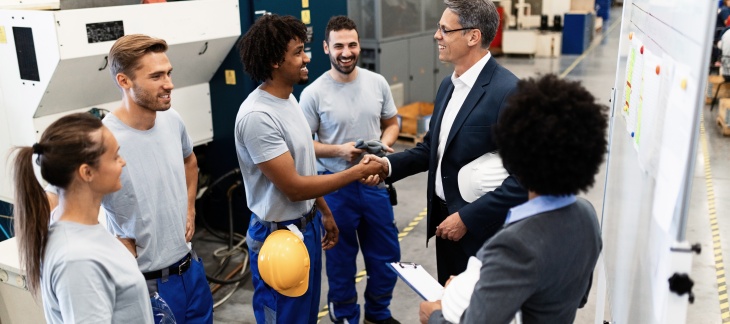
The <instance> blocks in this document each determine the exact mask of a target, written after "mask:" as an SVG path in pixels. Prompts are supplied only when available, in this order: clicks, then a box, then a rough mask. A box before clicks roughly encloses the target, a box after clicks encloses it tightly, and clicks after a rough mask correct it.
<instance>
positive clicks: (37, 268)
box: [14, 113, 153, 324]
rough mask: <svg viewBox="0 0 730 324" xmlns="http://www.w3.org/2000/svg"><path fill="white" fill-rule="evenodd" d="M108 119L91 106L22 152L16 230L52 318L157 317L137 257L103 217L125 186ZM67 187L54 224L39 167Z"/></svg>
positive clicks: (29, 273) (30, 276) (30, 279)
mask: <svg viewBox="0 0 730 324" xmlns="http://www.w3.org/2000/svg"><path fill="white" fill-rule="evenodd" d="M118 150H119V145H118V144H117V141H116V139H115V138H114V136H113V135H112V133H111V132H110V131H109V130H108V129H107V128H106V127H104V126H103V125H102V123H101V121H100V120H98V119H97V118H95V117H94V116H92V115H90V114H87V113H79V114H72V115H68V116H65V117H62V118H61V119H59V120H57V121H56V122H54V123H53V124H51V125H50V126H49V127H48V128H47V129H46V131H45V132H44V133H43V135H42V136H41V140H40V142H38V143H36V144H34V145H33V146H32V147H20V148H17V152H18V154H17V156H16V158H15V167H14V175H15V195H16V197H15V215H16V216H15V232H16V234H17V238H18V249H19V252H20V262H21V264H22V265H23V266H24V267H25V270H26V278H27V279H26V282H27V285H28V288H29V290H30V291H31V293H33V294H34V295H35V296H37V293H38V290H40V291H41V293H42V296H43V308H44V311H45V316H46V321H47V322H49V323H124V324H127V323H152V322H153V318H152V308H151V306H150V300H149V294H148V292H147V286H146V283H145V280H144V277H143V276H142V273H140V272H139V270H138V268H137V262H136V261H135V259H134V257H133V256H132V255H131V254H130V253H129V252H128V251H127V249H126V248H125V247H124V246H123V245H122V243H120V242H119V240H117V239H116V238H115V237H114V236H112V235H111V234H109V232H107V230H106V229H105V228H104V227H103V226H102V225H100V224H99V222H98V214H99V206H100V205H101V199H102V197H104V195H106V194H108V193H111V192H115V191H117V190H119V189H121V187H122V185H121V182H120V175H121V173H122V167H124V165H125V162H124V159H122V157H120V156H119V154H118ZM34 156H35V163H36V164H38V165H39V166H40V170H41V176H42V177H43V179H45V180H46V181H47V182H48V183H50V184H51V185H53V186H56V187H58V188H62V189H63V190H64V194H63V195H62V196H61V198H60V199H61V200H62V201H61V203H62V204H63V206H64V208H63V211H62V213H61V215H60V217H59V219H58V221H57V222H55V223H53V224H51V225H50V226H49V219H50V212H51V211H50V206H49V203H48V199H47V198H46V194H45V192H44V190H43V188H42V187H41V184H40V183H39V182H38V179H37V178H36V176H35V174H34V172H33V162H34Z"/></svg>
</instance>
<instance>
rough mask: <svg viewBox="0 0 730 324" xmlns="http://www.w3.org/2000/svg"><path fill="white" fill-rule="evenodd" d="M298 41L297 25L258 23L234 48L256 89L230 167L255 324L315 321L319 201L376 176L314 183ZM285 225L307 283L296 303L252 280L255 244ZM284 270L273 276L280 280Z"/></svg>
mask: <svg viewBox="0 0 730 324" xmlns="http://www.w3.org/2000/svg"><path fill="white" fill-rule="evenodd" d="M306 39H307V28H306V26H305V25H304V24H303V23H302V22H301V21H299V20H298V19H296V18H294V17H292V16H278V15H264V16H262V17H261V18H259V19H258V20H257V21H256V22H255V23H254V24H253V25H252V26H251V28H250V29H249V30H248V32H246V34H245V35H244V36H243V38H241V41H240V42H239V43H238V49H239V51H240V56H241V62H242V63H243V67H244V70H245V71H246V72H247V73H248V74H250V75H251V77H252V78H253V79H254V80H255V81H258V82H263V83H262V84H261V85H260V86H259V87H258V88H256V89H255V90H254V91H253V92H251V94H249V95H248V97H247V98H246V100H245V101H244V102H243V103H242V104H241V108H240V109H239V111H238V115H237V116H236V125H235V142H236V152H237V155H238V162H239V165H240V167H241V174H242V175H243V180H244V181H243V182H244V186H245V188H246V200H247V203H248V208H249V209H250V210H251V211H252V212H253V214H252V215H251V221H250V223H249V228H248V235H247V236H246V241H247V243H248V250H249V260H250V262H251V277H252V281H253V286H254V294H253V302H252V304H253V308H254V314H255V316H256V322H257V323H314V322H316V321H317V314H318V312H319V296H320V285H321V274H322V249H323V248H324V249H325V250H327V249H330V248H332V247H333V246H334V245H335V244H336V243H337V240H338V229H337V225H336V224H335V220H334V218H333V217H332V213H331V212H330V210H329V208H328V207H327V203H326V202H325V201H324V199H323V198H322V196H323V195H325V194H327V193H330V192H332V191H335V190H337V189H339V188H341V187H343V186H345V185H347V184H348V183H350V182H353V181H356V180H360V179H365V180H367V178H368V177H377V176H374V175H376V174H377V173H378V172H380V170H381V167H380V166H379V165H377V164H376V163H371V164H369V165H366V164H362V163H361V164H358V165H356V166H353V167H352V168H349V169H347V170H345V171H342V172H338V173H335V174H329V175H317V172H316V168H315V155H314V146H313V144H312V134H311V132H310V130H309V127H308V126H307V120H306V119H305V118H304V113H302V110H301V108H300V107H299V104H298V103H297V101H296V99H294V96H293V95H292V90H293V88H294V85H295V84H305V83H306V82H307V81H308V75H307V74H308V71H307V63H309V57H308V56H307V54H306V53H305V52H304V41H305V40H306ZM315 200H316V203H315ZM317 210H319V212H317ZM320 212H321V214H320ZM287 225H294V226H297V227H299V230H300V231H301V233H302V234H303V236H304V238H303V241H304V244H305V246H306V248H307V251H308V254H309V260H310V267H309V279H308V281H306V280H305V281H306V282H299V283H298V284H299V285H301V286H302V287H304V288H306V291H305V292H304V293H303V294H301V295H300V294H296V296H293V295H292V294H289V293H287V294H286V295H285V294H282V292H284V293H286V291H282V290H277V289H276V287H272V286H270V285H267V284H266V283H265V282H264V280H263V279H262V277H261V275H260V273H259V260H258V256H259V251H260V249H261V246H262V245H263V242H264V241H265V240H266V238H267V237H268V236H269V235H270V234H271V233H272V232H273V231H275V230H277V229H286V228H287V227H286V226H287ZM322 228H324V231H325V233H322ZM290 270H292V269H275V271H277V272H279V274H282V275H285V274H286V271H290ZM275 276H276V275H275ZM304 285H306V286H304ZM297 287H299V286H297ZM302 287H299V288H302Z"/></svg>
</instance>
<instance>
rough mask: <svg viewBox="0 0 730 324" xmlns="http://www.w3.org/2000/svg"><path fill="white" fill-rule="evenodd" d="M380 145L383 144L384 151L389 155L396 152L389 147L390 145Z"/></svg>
mask: <svg viewBox="0 0 730 324" xmlns="http://www.w3.org/2000/svg"><path fill="white" fill-rule="evenodd" d="M380 144H381V145H382V146H383V151H386V152H388V153H393V152H395V150H393V148H392V147H390V146H388V145H385V144H384V143H380Z"/></svg>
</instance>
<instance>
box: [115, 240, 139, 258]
mask: <svg viewBox="0 0 730 324" xmlns="http://www.w3.org/2000/svg"><path fill="white" fill-rule="evenodd" d="M117 239H118V240H119V242H122V244H124V247H125V248H127V250H129V253H132V255H133V256H134V257H135V258H136V257H137V241H135V240H134V239H133V238H129V237H119V236H117Z"/></svg>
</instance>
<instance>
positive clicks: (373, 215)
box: [324, 172, 400, 323]
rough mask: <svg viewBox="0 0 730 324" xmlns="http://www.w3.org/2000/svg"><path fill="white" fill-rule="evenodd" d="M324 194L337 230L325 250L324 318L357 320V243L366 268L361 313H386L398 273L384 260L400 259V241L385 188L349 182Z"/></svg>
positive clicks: (382, 316)
mask: <svg viewBox="0 0 730 324" xmlns="http://www.w3.org/2000/svg"><path fill="white" fill-rule="evenodd" d="M325 173H328V172H325ZM324 199H325V200H326V201H327V205H328V206H329V208H330V210H331V211H332V215H334V217H335V222H336V223H337V228H338V229H339V230H340V239H339V242H338V243H337V245H335V247H333V248H332V249H330V250H327V251H326V252H325V253H327V261H326V262H327V280H328V282H329V292H328V293H327V302H328V304H329V312H330V319H331V320H332V321H333V322H341V321H343V320H344V319H347V321H348V322H349V323H359V322H360V305H359V304H357V290H356V288H355V280H354V278H355V275H356V272H357V265H356V258H357V252H358V248H360V249H362V254H363V258H364V259H365V268H366V270H367V286H366V288H365V316H366V317H367V318H368V319H371V320H383V319H387V318H390V317H391V314H390V310H389V309H388V307H389V306H390V300H391V299H392V294H393V288H394V287H395V282H396V280H397V279H398V277H397V275H396V273H395V272H394V271H393V270H392V269H390V268H389V267H388V266H387V263H389V262H396V261H400V244H399V243H398V229H397V228H396V226H395V221H394V218H393V207H392V206H391V205H390V198H389V196H388V192H387V190H386V189H384V188H383V189H379V188H377V187H371V186H366V185H363V184H361V183H359V182H353V183H351V184H349V185H347V186H345V187H343V188H342V189H340V190H337V191H335V192H333V193H331V194H329V195H326V196H325V197H324ZM358 242H359V246H358Z"/></svg>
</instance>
